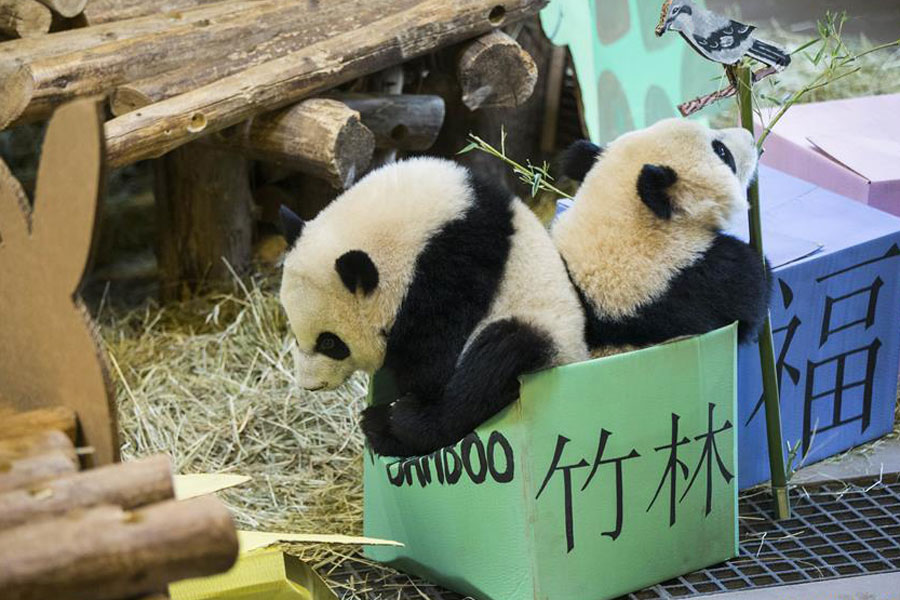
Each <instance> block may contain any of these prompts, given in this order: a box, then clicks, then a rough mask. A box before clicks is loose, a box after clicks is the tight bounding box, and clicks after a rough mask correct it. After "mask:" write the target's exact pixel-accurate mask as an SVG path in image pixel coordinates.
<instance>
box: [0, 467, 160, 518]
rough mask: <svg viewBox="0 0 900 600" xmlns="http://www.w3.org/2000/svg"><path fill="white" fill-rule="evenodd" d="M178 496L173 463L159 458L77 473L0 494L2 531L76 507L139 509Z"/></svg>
mask: <svg viewBox="0 0 900 600" xmlns="http://www.w3.org/2000/svg"><path fill="white" fill-rule="evenodd" d="M174 497H175V487H174V484H173V483H172V461H171V459H169V458H168V457H167V456H163V455H159V456H153V457H150V458H145V459H142V460H136V461H133V462H127V463H115V464H112V465H107V466H104V467H98V468H96V469H90V470H87V471H82V472H80V473H74V474H72V475H69V476H67V477H61V478H59V479H54V480H50V481H47V482H45V483H41V484H35V485H32V486H29V488H28V489H27V490H24V489H17V490H13V491H8V492H5V493H2V494H0V530H3V529H9V528H10V527H16V526H18V525H22V524H24V523H27V522H29V521H35V520H38V519H46V518H48V517H53V516H58V515H61V514H64V513H66V512H68V511H70V510H73V509H76V508H90V507H93V506H98V505H100V504H114V505H116V506H121V507H122V508H125V509H132V508H138V507H141V506H145V505H148V504H153V503H154V502H162V501H164V500H171V499H172V498H174Z"/></svg>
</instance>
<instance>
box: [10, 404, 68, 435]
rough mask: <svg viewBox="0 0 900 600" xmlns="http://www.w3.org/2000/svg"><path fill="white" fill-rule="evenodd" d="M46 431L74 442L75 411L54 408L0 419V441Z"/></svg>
mask: <svg viewBox="0 0 900 600" xmlns="http://www.w3.org/2000/svg"><path fill="white" fill-rule="evenodd" d="M47 429H56V430H58V431H62V432H63V433H65V434H66V435H67V436H68V437H69V439H70V440H72V441H73V442H74V441H75V436H76V435H77V432H78V419H77V418H76V416H75V411H73V410H72V409H71V408H68V407H65V406H54V407H52V408H39V409H36V410H29V411H26V412H20V413H13V414H11V415H5V416H4V417H3V419H0V439H2V438H10V437H17V436H23V435H32V434H35V433H40V432H41V431H45V430H47Z"/></svg>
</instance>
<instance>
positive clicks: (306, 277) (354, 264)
mask: <svg viewBox="0 0 900 600" xmlns="http://www.w3.org/2000/svg"><path fill="white" fill-rule="evenodd" d="M282 220H283V222H284V224H285V229H286V233H287V235H286V237H287V238H288V243H289V244H290V245H291V246H292V248H291V249H290V251H289V252H288V254H287V256H286V258H285V261H284V273H283V278H282V286H281V301H282V304H283V305H284V307H285V310H286V312H287V315H288V319H289V321H290V324H291V328H292V330H293V332H294V334H295V335H296V338H297V340H296V345H297V352H296V356H297V371H298V373H297V376H298V379H299V382H300V385H302V386H303V387H305V388H307V389H310V390H317V389H333V388H335V387H337V386H339V385H340V384H342V383H343V382H344V381H346V379H347V378H348V377H350V375H351V374H353V373H354V372H355V371H359V370H361V371H367V372H369V373H372V372H374V371H376V370H378V369H381V368H387V369H389V370H390V371H391V372H392V373H393V375H394V378H395V379H396V381H397V384H398V386H399V388H400V390H401V391H400V397H399V398H398V399H397V400H396V401H395V402H394V403H392V404H390V405H378V406H370V407H368V408H366V409H365V411H364V413H363V420H362V427H363V431H364V432H365V434H366V437H367V438H368V441H369V444H370V446H371V447H372V449H373V450H374V451H375V452H377V453H378V454H382V455H388V456H411V455H417V454H426V453H429V452H432V451H434V450H437V449H438V448H441V447H443V446H447V445H450V444H453V443H455V442H457V441H459V440H460V439H462V438H463V437H464V436H465V435H467V434H468V433H469V432H471V431H472V430H473V429H475V428H476V427H477V426H478V425H480V424H481V423H482V422H483V421H485V420H487V419H488V418H490V417H491V416H493V415H494V414H496V413H497V412H498V411H500V410H501V409H502V408H504V407H505V406H506V405H507V404H509V403H511V402H512V401H514V400H515V399H516V398H517V397H518V392H519V382H518V377H519V376H520V375H522V374H523V373H526V372H530V371H537V370H540V369H543V368H546V367H551V366H554V365H558V364H562V363H566V362H573V361H578V360H584V359H586V358H587V356H588V353H587V348H586V346H585V342H584V331H585V318H584V313H583V311H582V308H581V304H580V301H579V299H578V295H577V293H576V291H575V289H574V287H573V285H572V283H571V281H570V280H569V277H568V275H567V273H566V268H565V265H564V264H563V261H562V259H561V258H560V256H559V253H558V252H557V251H556V248H555V247H554V246H553V242H552V241H551V239H550V236H549V235H548V234H547V231H546V230H545V229H544V227H543V226H542V225H541V223H540V222H539V221H538V219H537V218H536V217H535V216H534V214H533V213H532V212H531V211H530V210H529V209H528V207H527V206H525V205H524V204H523V203H522V202H521V201H519V200H518V199H517V198H514V197H513V196H512V195H511V194H510V193H509V192H507V191H504V190H503V189H502V188H500V187H498V186H494V185H492V184H490V183H488V182H484V181H481V180H479V179H478V178H476V177H475V176H473V174H472V173H470V172H469V171H468V170H467V169H465V168H463V167H462V166H460V165H457V164H455V163H453V162H450V161H447V160H442V159H434V158H416V159H410V160H405V161H403V162H398V163H394V164H391V165H388V166H385V167H382V168H380V169H378V170H376V171H374V172H372V173H370V174H368V175H366V176H365V177H364V178H363V179H361V180H360V181H359V182H358V183H357V184H356V185H355V186H353V187H352V188H351V189H349V190H348V191H346V192H345V193H344V194H342V195H341V196H340V197H339V198H337V199H336V200H334V201H333V202H332V203H331V204H330V205H328V207H326V208H325V209H324V210H323V211H322V212H321V213H320V214H319V215H318V216H317V217H316V218H315V219H313V220H311V221H309V222H308V223H304V222H303V221H301V220H300V219H299V218H297V217H296V215H293V214H292V213H290V211H287V210H286V209H282Z"/></svg>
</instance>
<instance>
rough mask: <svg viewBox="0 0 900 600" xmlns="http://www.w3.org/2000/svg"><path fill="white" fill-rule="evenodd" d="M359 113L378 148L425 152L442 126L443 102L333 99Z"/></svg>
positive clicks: (407, 97)
mask: <svg viewBox="0 0 900 600" xmlns="http://www.w3.org/2000/svg"><path fill="white" fill-rule="evenodd" d="M332 97H333V98H336V99H338V100H340V101H341V102H343V103H344V104H346V105H347V106H349V107H350V108H352V109H353V110H355V111H358V112H359V116H360V119H362V122H363V125H365V126H366V127H368V128H369V129H370V130H371V131H372V133H373V134H375V146H376V147H377V148H396V149H398V150H412V151H422V150H428V149H429V148H430V147H431V145H432V144H434V141H435V140H436V139H437V136H438V134H439V133H440V131H441V126H442V125H443V124H444V100H443V98H441V97H440V96H428V95H418V94H337V95H334V96H332Z"/></svg>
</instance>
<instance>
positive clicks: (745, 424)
mask: <svg viewBox="0 0 900 600" xmlns="http://www.w3.org/2000/svg"><path fill="white" fill-rule="evenodd" d="M759 180H760V198H761V200H760V202H761V205H762V218H763V242H764V246H765V251H766V256H767V257H768V258H769V261H770V263H771V264H772V267H773V274H774V277H773V290H772V304H771V310H772V312H771V314H772V327H773V334H774V341H775V353H776V359H777V368H778V377H779V381H780V386H781V417H782V431H783V434H784V442H785V449H784V453H785V457H786V458H787V457H788V456H789V454H790V453H791V452H790V450H789V449H796V455H795V456H794V457H793V461H792V465H791V466H792V467H793V468H799V467H800V466H805V465H808V464H810V463H813V462H816V461H819V460H822V459H825V458H828V457H830V456H833V455H835V454H837V453H840V452H843V451H845V450H848V449H849V448H852V447H854V446H857V445H859V444H862V443H864V442H867V441H870V440H874V439H877V438H879V437H881V436H883V435H885V434H887V433H889V432H890V431H891V430H892V428H893V424H894V407H895V405H896V400H897V376H898V366H900V218H897V217H894V216H892V215H889V214H887V213H884V212H881V211H879V210H876V209H874V208H871V207H869V206H865V205H863V204H860V203H858V202H854V201H853V200H850V199H849V198H845V197H842V196H840V195H838V194H835V193H833V192H830V191H828V190H825V189H823V188H820V187H817V186H816V185H814V184H812V183H808V182H806V181H803V180H800V179H797V178H795V177H791V176H789V175H786V174H784V173H781V172H779V171H776V170H775V169H772V168H770V167H766V166H760V169H759ZM568 206H571V201H570V200H561V201H560V202H559V203H558V205H557V214H559V213H560V212H562V211H563V210H565V209H566V208H568ZM747 232H748V226H747V218H746V216H745V215H742V216H741V218H739V219H737V220H736V222H735V223H734V225H733V226H732V228H731V231H730V233H731V234H732V235H734V236H736V237H739V238H741V239H744V240H746V239H747ZM738 419H739V423H738V427H739V428H738V464H739V469H738V473H739V487H740V488H746V487H750V486H753V485H756V484H758V483H761V482H763V481H766V480H768V478H769V464H768V449H767V447H766V429H765V408H764V406H763V404H762V382H761V378H760V369H759V349H758V347H757V345H756V344H748V345H745V346H741V347H740V349H739V351H738Z"/></svg>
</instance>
